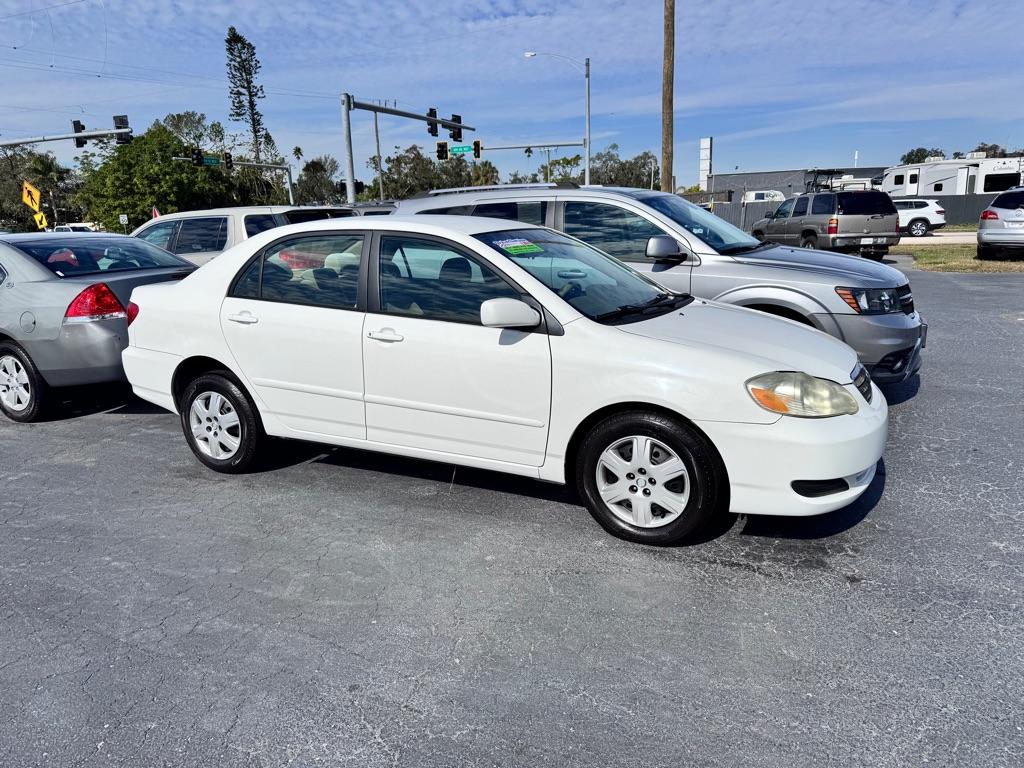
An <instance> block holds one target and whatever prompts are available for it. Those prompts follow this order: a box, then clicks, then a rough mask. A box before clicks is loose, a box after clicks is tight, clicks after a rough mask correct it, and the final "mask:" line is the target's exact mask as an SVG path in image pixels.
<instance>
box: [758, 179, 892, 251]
mask: <svg viewBox="0 0 1024 768" xmlns="http://www.w3.org/2000/svg"><path fill="white" fill-rule="evenodd" d="M751 232H752V233H753V235H754V237H756V238H757V239H758V240H766V241H768V242H771V243H779V244H781V245H792V246H799V247H800V248H822V249H825V250H829V251H839V252H841V253H860V254H862V255H863V256H866V257H867V258H870V259H876V260H880V259H881V258H882V257H883V256H885V254H887V253H888V252H889V248H890V247H891V246H894V245H896V244H897V243H899V241H900V217H899V212H898V211H897V210H896V206H895V205H893V202H892V199H891V198H890V197H889V196H888V195H887V194H885V192H879V191H877V190H841V191H831V190H826V191H822V192H808V193H806V194H803V195H800V196H799V197H794V198H791V199H789V200H787V201H786V202H784V203H783V204H782V205H780V206H779V207H778V208H776V209H775V211H774V212H773V213H770V214H768V215H767V216H765V217H764V218H763V219H761V220H760V221H757V222H755V223H754V226H753V227H751Z"/></svg>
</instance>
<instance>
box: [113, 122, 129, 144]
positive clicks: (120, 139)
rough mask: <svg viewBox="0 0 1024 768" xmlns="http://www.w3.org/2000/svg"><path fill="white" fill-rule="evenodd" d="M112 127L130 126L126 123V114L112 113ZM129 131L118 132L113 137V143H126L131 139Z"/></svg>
mask: <svg viewBox="0 0 1024 768" xmlns="http://www.w3.org/2000/svg"><path fill="white" fill-rule="evenodd" d="M114 127H115V128H130V127H131V126H129V125H128V115H114ZM132 138H133V137H132V135H131V134H130V133H118V134H116V135H115V137H114V143H115V144H128V143H129V142H131V140H132Z"/></svg>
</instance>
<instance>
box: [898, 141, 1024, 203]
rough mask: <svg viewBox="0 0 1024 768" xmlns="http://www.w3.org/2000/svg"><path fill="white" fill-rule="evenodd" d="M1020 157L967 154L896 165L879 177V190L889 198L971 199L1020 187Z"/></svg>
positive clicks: (1023, 165)
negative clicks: (969, 196)
mask: <svg viewBox="0 0 1024 768" xmlns="http://www.w3.org/2000/svg"><path fill="white" fill-rule="evenodd" d="M1022 173H1024V157H989V158H986V157H985V156H984V153H983V152H970V153H968V155H967V157H965V158H962V159H960V160H943V159H942V158H938V157H929V158H928V159H926V160H925V162H923V163H917V164H914V165H897V166H895V167H893V168H887V169H886V171H885V173H884V174H883V175H882V185H881V187H880V188H881V190H882V191H883V192H887V193H888V194H889V195H890V196H892V197H917V196H919V195H920V196H923V195H929V196H930V195H973V194H986V193H994V192H1004V191H1006V190H1007V189H1010V188H1011V187H1016V186H1020V185H1021V183H1022V178H1021V174H1022Z"/></svg>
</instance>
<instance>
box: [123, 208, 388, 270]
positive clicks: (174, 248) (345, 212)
mask: <svg viewBox="0 0 1024 768" xmlns="http://www.w3.org/2000/svg"><path fill="white" fill-rule="evenodd" d="M392 210H393V206H391V205H389V204H386V203H384V204H364V205H355V206H349V205H343V206H301V207H296V206H282V205H276V206H275V205H264V206H248V207H240V208H212V209H210V210H205V211H181V212H179V213H168V214H165V215H162V216H159V217H158V218H155V219H151V220H150V221H147V222H146V223H145V224H143V225H142V226H141V227H139V228H138V229H136V230H135V231H134V232H132V237H140V238H142V239H143V240H145V241H146V242H149V243H152V244H153V245H157V246H160V247H161V248H164V249H166V250H168V251H171V252H172V253H176V254H178V255H179V256H181V257H183V258H186V259H188V260H189V261H191V262H192V263H193V264H197V265H199V266H202V265H203V264H205V263H206V262H208V261H210V259H212V258H213V257H215V256H217V255H218V254H220V253H221V252H222V251H226V250H227V249H228V248H231V247H232V246H234V245H237V244H238V243H240V242H242V241H243V240H245V239H246V238H248V237H252V236H253V235H256V234H259V233H260V232H264V231H266V230H268V229H273V228H274V227H280V226H284V225H285V224H301V223H303V222H306V221H317V220H319V219H337V218H345V217H348V216H372V215H381V214H387V213H390V212H391V211H392Z"/></svg>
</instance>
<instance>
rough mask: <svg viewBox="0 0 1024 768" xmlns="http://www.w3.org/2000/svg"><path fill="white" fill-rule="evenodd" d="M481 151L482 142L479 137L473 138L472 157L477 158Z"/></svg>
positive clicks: (482, 150) (482, 147)
mask: <svg viewBox="0 0 1024 768" xmlns="http://www.w3.org/2000/svg"><path fill="white" fill-rule="evenodd" d="M483 152H484V145H483V143H482V142H481V141H480V139H474V141H473V157H475V158H476V159H477V160H479V159H480V155H482V154H483Z"/></svg>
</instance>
